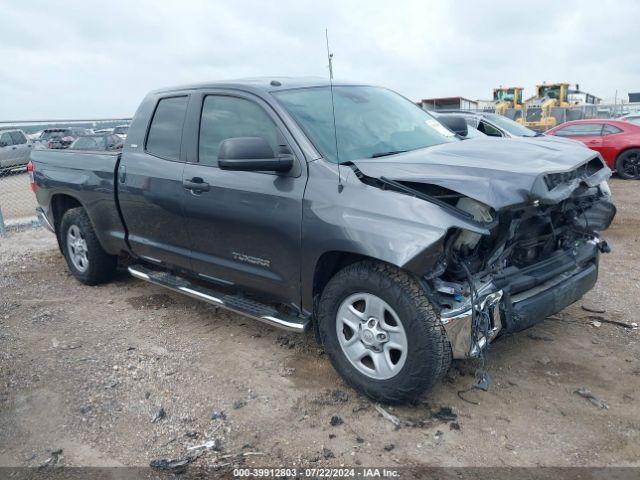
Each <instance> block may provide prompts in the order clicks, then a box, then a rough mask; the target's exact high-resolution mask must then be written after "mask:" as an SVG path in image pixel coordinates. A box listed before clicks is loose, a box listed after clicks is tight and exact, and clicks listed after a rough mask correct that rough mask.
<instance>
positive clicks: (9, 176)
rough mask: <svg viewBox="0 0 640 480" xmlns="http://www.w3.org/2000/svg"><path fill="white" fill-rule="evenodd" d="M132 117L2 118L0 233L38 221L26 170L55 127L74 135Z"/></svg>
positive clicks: (107, 126) (105, 127)
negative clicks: (31, 156) (40, 119)
mask: <svg viewBox="0 0 640 480" xmlns="http://www.w3.org/2000/svg"><path fill="white" fill-rule="evenodd" d="M130 121H131V119H129V118H115V119H114V118H112V119H98V120H63V121H61V120H55V121H46V120H43V121H28V122H24V121H10V122H6V121H5V122H0V235H4V233H5V231H6V228H8V227H10V226H12V225H20V224H28V223H30V222H32V221H35V219H36V216H35V208H36V207H37V202H36V197H35V194H34V193H33V192H32V191H31V189H30V188H29V175H28V174H27V171H26V166H27V163H28V162H29V158H30V155H31V152H32V151H33V150H35V149H38V148H47V147H48V145H47V141H48V140H47V138H48V137H47V135H43V132H46V131H47V130H51V129H55V130H58V131H60V132H61V134H64V135H67V134H68V135H69V136H71V137H73V136H77V135H78V132H79V131H80V132H82V131H84V132H86V133H91V132H94V131H95V132H96V133H97V132H99V131H100V130H102V129H106V130H109V129H113V128H114V127H116V126H119V125H126V124H129V123H130Z"/></svg>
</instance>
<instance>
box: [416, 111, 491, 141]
mask: <svg viewBox="0 0 640 480" xmlns="http://www.w3.org/2000/svg"><path fill="white" fill-rule="evenodd" d="M429 113H431V114H432V115H433V116H434V117H436V119H437V120H438V121H439V122H440V123H441V124H442V125H444V126H445V127H447V128H448V129H449V130H451V131H452V132H453V133H455V134H456V135H457V136H458V138H460V139H461V140H469V139H471V138H479V137H486V136H487V135H486V134H484V133H482V132H481V131H480V130H478V129H477V128H475V127H472V126H471V125H469V124H468V123H467V121H466V120H465V119H464V117H462V116H460V115H454V114H448V113H445V114H442V115H439V114H437V113H434V112H429Z"/></svg>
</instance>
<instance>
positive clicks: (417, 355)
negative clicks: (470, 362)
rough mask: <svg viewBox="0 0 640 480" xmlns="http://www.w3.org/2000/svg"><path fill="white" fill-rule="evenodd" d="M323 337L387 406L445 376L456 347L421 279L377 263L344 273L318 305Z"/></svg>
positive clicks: (334, 359) (363, 387)
mask: <svg viewBox="0 0 640 480" xmlns="http://www.w3.org/2000/svg"><path fill="white" fill-rule="evenodd" d="M318 321H319V330H320V336H321V339H322V341H323V343H324V345H325V349H326V351H327V354H328V356H329V359H330V360H331V363H332V364H333V366H334V368H335V369H336V370H337V371H338V373H340V374H341V375H342V377H343V378H344V379H345V381H346V382H347V383H349V385H351V386H352V387H354V388H355V389H357V390H359V391H360V392H362V393H364V394H365V395H367V396H369V397H371V398H373V399H375V400H378V401H381V402H384V403H406V402H413V401H416V400H417V399H418V398H419V397H420V395H422V394H423V393H424V392H425V391H426V390H428V389H429V388H431V387H432V386H433V385H434V384H435V383H436V382H437V381H438V380H439V379H440V378H441V377H442V375H444V374H445V373H446V371H447V370H448V368H449V365H450V363H451V347H450V345H449V342H448V341H447V338H446V334H445V332H444V328H443V327H442V326H441V325H440V321H439V318H438V316H437V315H436V314H435V311H434V309H433V307H432V306H431V304H430V303H429V299H428V298H427V296H426V294H425V292H424V290H423V289H422V287H421V286H420V284H419V283H418V282H417V281H416V280H415V279H414V278H413V277H411V276H410V275H409V274H407V273H406V272H403V271H402V270H400V269H398V268H396V267H393V266H390V265H386V264H382V263H377V262H373V261H364V262H359V263H356V264H353V265H350V266H348V267H346V268H345V269H343V270H341V271H340V272H338V273H337V274H336V275H335V276H334V277H333V278H332V279H331V280H330V281H329V283H328V284H327V286H326V288H325V290H324V292H323V293H322V298H321V300H320V304H319V309H318Z"/></svg>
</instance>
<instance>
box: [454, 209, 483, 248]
mask: <svg viewBox="0 0 640 480" xmlns="http://www.w3.org/2000/svg"><path fill="white" fill-rule="evenodd" d="M456 208H458V209H460V210H462V211H463V212H467V213H469V214H471V215H473V218H474V219H475V220H476V221H478V222H482V223H489V222H491V221H492V220H493V217H492V216H491V211H490V209H489V207H487V206H486V205H485V204H483V203H480V202H478V201H477V200H474V199H472V198H469V197H462V198H461V199H460V200H458V203H456ZM481 237H482V235H481V234H480V233H475V232H470V231H469V230H462V232H461V233H460V235H459V236H458V238H457V239H456V241H455V243H454V244H453V248H454V249H455V250H460V248H462V247H466V248H469V249H472V248H474V247H475V246H476V245H477V244H478V242H479V241H480V238H481Z"/></svg>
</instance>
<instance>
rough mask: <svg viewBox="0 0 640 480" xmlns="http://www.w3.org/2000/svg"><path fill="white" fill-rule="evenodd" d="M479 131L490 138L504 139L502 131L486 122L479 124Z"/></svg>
mask: <svg viewBox="0 0 640 480" xmlns="http://www.w3.org/2000/svg"><path fill="white" fill-rule="evenodd" d="M478 130H480V131H481V132H482V133H484V134H485V135H489V136H490V137H502V132H501V131H500V130H498V129H497V128H496V127H494V126H493V125H489V124H488V123H487V122H484V121H481V122H480V123H479V125H478Z"/></svg>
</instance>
